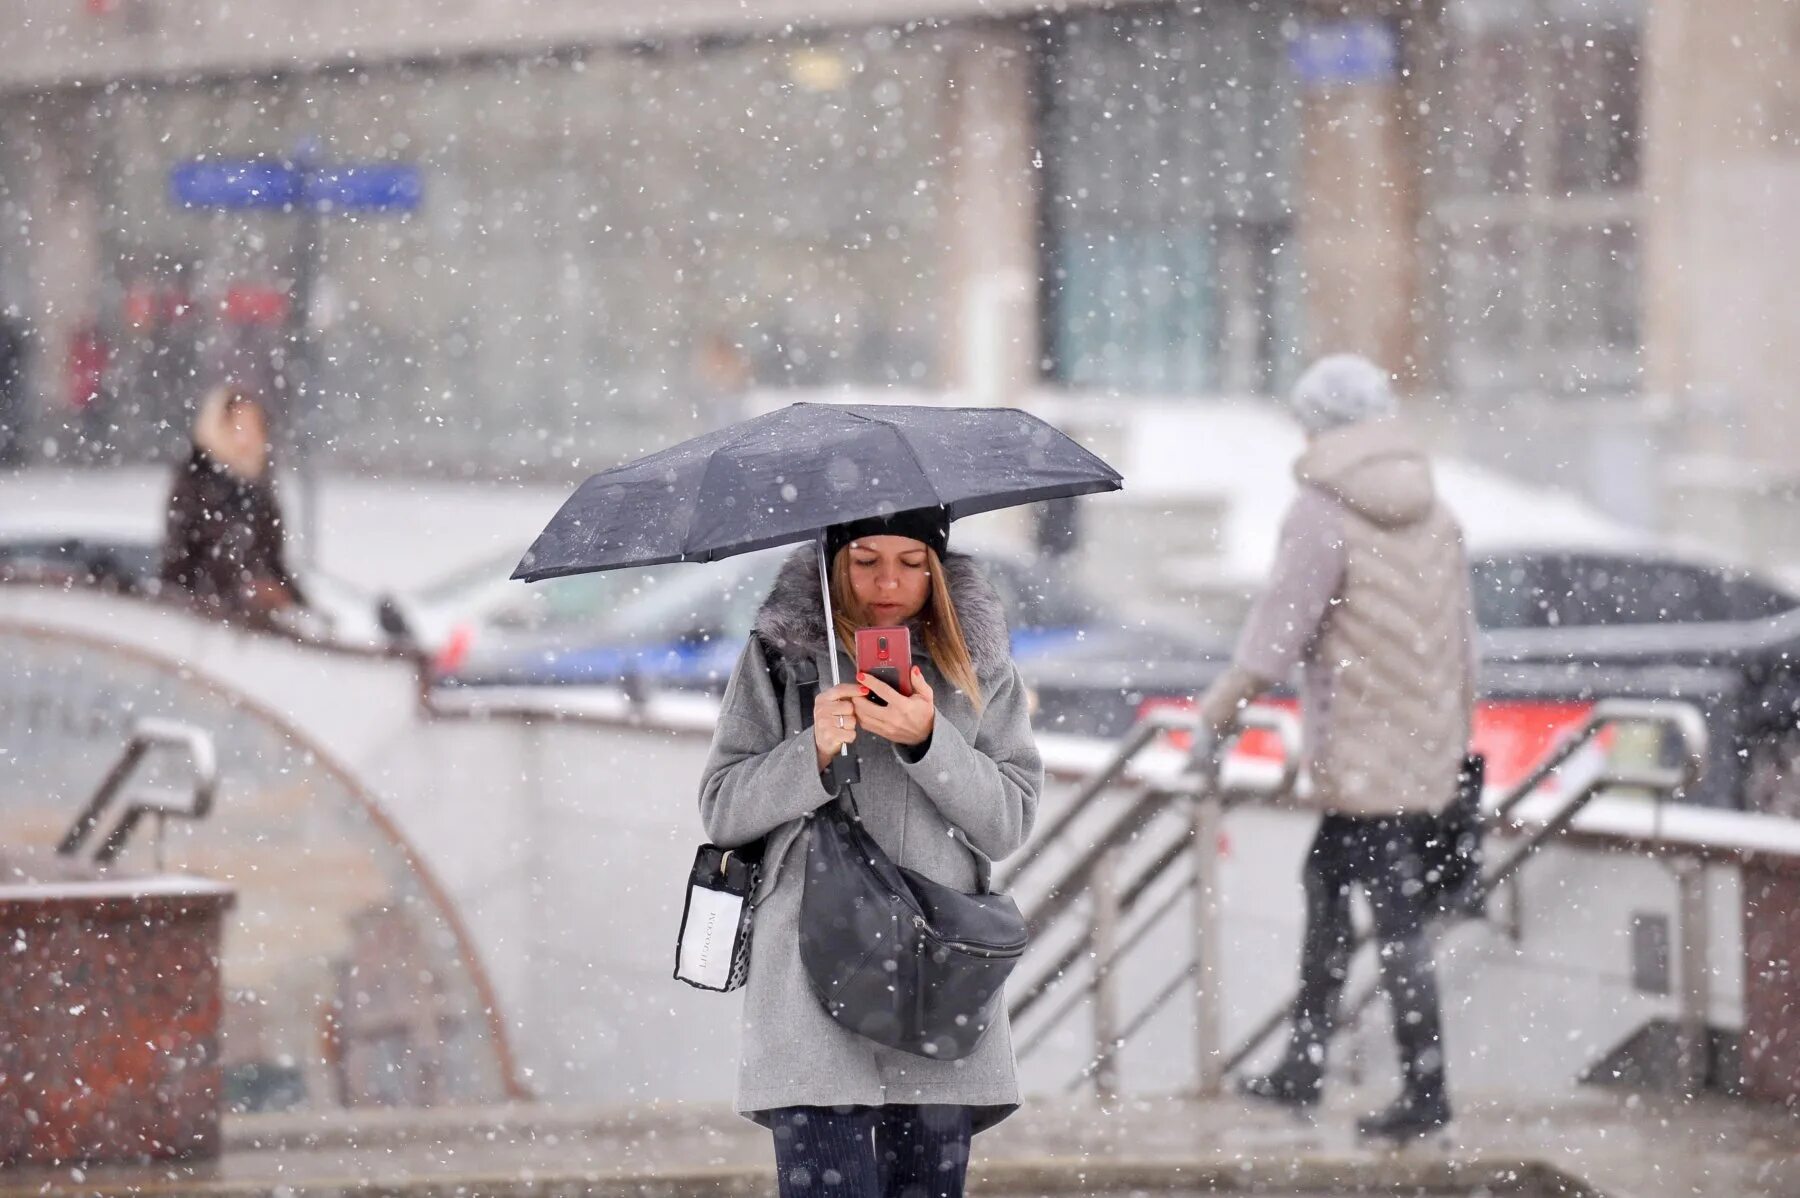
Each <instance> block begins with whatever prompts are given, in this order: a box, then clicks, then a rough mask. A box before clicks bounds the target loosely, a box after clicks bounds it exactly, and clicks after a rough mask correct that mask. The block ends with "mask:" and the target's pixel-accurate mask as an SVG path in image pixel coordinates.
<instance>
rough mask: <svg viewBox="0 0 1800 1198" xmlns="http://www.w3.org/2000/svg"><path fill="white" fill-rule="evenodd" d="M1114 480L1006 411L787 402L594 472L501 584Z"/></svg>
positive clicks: (951, 511) (1030, 498)
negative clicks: (923, 509)
mask: <svg viewBox="0 0 1800 1198" xmlns="http://www.w3.org/2000/svg"><path fill="white" fill-rule="evenodd" d="M1122 481H1123V480H1122V479H1121V478H1120V476H1119V472H1118V471H1116V470H1114V469H1113V468H1112V467H1111V466H1108V465H1107V464H1106V463H1105V462H1103V461H1101V460H1100V459H1099V458H1098V457H1096V456H1095V455H1093V454H1091V453H1089V452H1088V451H1087V450H1085V449H1083V448H1082V447H1081V446H1080V445H1077V444H1076V443H1075V442H1074V441H1073V440H1071V439H1070V438H1069V437H1068V436H1067V435H1066V434H1064V433H1063V432H1061V431H1060V430H1058V429H1056V428H1055V427H1053V426H1052V425H1049V424H1046V423H1045V422H1044V421H1042V420H1039V419H1038V418H1037V417H1035V416H1032V415H1029V414H1027V413H1025V412H1021V411H1018V410H1017V409H1014V408H928V407H911V406H900V405H894V406H887V405H855V406H851V405H842V406H840V405H836V404H813V403H797V404H793V405H792V406H790V407H786V408H783V409H781V410H780V411H777V412H771V413H769V414H767V415H765V416H758V417H756V418H754V419H752V420H746V421H744V422H742V423H740V424H735V425H733V426H731V427H730V428H725V429H720V430H719V431H718V432H713V433H707V434H705V435H703V436H699V437H695V438H693V439H692V440H688V441H683V442H682V443H681V444H679V445H675V446H672V447H670V448H668V449H665V450H662V451H661V452H659V453H653V454H650V455H649V456H648V457H644V458H640V459H638V460H637V461H635V462H630V463H627V464H626V465H623V466H616V467H614V468H613V469H611V470H603V471H601V472H600V473H599V474H596V475H594V476H593V477H592V478H590V479H588V480H587V481H586V482H584V483H582V484H581V486H580V487H579V488H577V489H576V491H575V494H574V495H572V496H570V497H569V500H568V502H566V503H564V504H563V506H562V510H560V511H559V512H557V513H556V515H555V517H554V518H552V519H551V521H550V523H549V524H548V525H546V526H545V528H544V531H543V532H542V533H540V534H538V538H537V540H536V541H535V542H533V544H532V546H531V548H530V550H528V551H527V552H526V554H525V556H524V558H523V559H521V560H520V562H519V568H518V569H517V570H515V571H514V572H513V577H514V578H519V579H524V580H525V581H527V582H536V581H538V580H540V579H545V578H557V577H560V576H562V575H566V574H583V573H587V572H589V571H594V570H614V569H619V568H621V567H625V566H652V565H657V564H659V563H662V562H683V561H690V562H692V561H714V560H717V559H718V558H722V557H730V556H732V555H734V554H738V553H748V552H750V551H751V550H754V549H763V548H766V547H768V546H771V545H785V544H793V543H796V542H800V541H809V540H817V541H818V544H819V568H820V583H821V587H822V589H823V591H824V601H825V607H826V619H825V628H826V630H827V635H828V636H829V637H830V640H831V646H830V649H831V662H832V681H833V682H834V683H835V682H836V681H837V645H836V637H835V635H834V634H833V633H832V631H831V630H832V620H831V589H830V587H829V586H828V585H826V584H825V569H826V562H825V542H824V536H823V534H824V530H825V529H826V528H828V527H830V526H831V525H833V524H846V523H849V522H850V521H853V520H863V519H868V518H870V517H874V516H888V515H892V514H893V513H895V512H901V511H910V510H913V509H916V508H943V509H945V511H946V512H947V513H948V515H949V516H950V518H951V519H956V518H958V517H961V516H969V515H973V514H975V513H977V512H988V511H993V510H995V509H997V508H1004V507H1013V506H1015V505H1017V504H1023V503H1036V502H1038V501H1040V500H1045V499H1061V498H1065V497H1067V496H1071V495H1086V494H1089V493H1092V492H1095V491H1114V490H1117V489H1118V488H1119V486H1120V485H1121V483H1122Z"/></svg>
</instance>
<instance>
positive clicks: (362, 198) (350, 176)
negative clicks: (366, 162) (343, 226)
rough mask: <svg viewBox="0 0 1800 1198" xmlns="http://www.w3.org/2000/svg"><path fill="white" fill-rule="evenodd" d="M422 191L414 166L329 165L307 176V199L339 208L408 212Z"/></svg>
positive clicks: (421, 183) (421, 194)
mask: <svg viewBox="0 0 1800 1198" xmlns="http://www.w3.org/2000/svg"><path fill="white" fill-rule="evenodd" d="M424 194H425V185H424V182H423V181H422V180H421V179H420V177H419V168H418V167H416V166H399V165H393V164H389V163H381V164H377V165H372V166H329V167H318V168H315V169H313V170H311V171H309V172H307V176H306V200H307V202H308V203H310V204H313V205H315V206H317V207H321V208H323V207H326V206H327V205H329V206H330V207H331V208H332V209H333V210H334V211H338V212H344V211H351V212H357V211H377V212H411V211H412V210H413V209H414V208H417V207H418V206H419V200H420V198H421V197H422V196H423V195H424Z"/></svg>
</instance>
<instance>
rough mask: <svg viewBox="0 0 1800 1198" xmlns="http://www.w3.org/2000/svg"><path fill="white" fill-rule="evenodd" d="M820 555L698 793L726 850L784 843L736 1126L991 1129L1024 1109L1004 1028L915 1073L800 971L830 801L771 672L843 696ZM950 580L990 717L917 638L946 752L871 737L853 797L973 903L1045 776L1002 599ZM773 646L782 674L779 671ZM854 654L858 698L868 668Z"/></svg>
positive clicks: (754, 955) (770, 868)
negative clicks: (876, 1117)
mask: <svg viewBox="0 0 1800 1198" xmlns="http://www.w3.org/2000/svg"><path fill="white" fill-rule="evenodd" d="M813 554H814V550H812V549H810V548H809V549H805V550H801V551H800V552H798V553H796V554H794V555H793V556H792V557H791V558H789V559H788V561H787V562H786V563H785V564H784V566H783V567H782V570H781V573H780V575H779V577H778V578H777V580H776V582H775V585H774V587H773V589H772V590H771V592H770V595H769V597H768V599H767V600H766V601H765V602H764V604H763V606H762V609H761V610H760V611H759V613H758V615H757V620H756V635H754V636H752V637H751V638H750V642H749V644H748V645H747V646H746V647H745V649H744V653H743V656H742V657H740V658H739V660H738V664H737V668H736V670H735V671H734V672H733V674H732V677H731V682H730V683H729V685H728V686H727V687H726V689H725V699H724V704H723V707H722V710H721V711H720V713H719V725H718V729H717V731H716V732H715V733H714V734H713V744H712V752H711V754H710V756H709V757H708V759H707V763H706V770H705V774H704V776H703V778H702V779H701V784H700V817H701V820H702V821H703V822H704V824H705V827H706V835H707V837H708V838H709V839H710V840H712V842H713V843H714V844H718V845H721V846H724V847H727V848H730V847H734V846H737V845H742V844H747V843H749V842H751V841H754V840H756V839H757V838H758V837H761V836H768V837H769V843H768V849H767V852H766V855H765V857H764V858H763V876H762V881H761V884H760V885H759V887H758V891H757V896H756V899H757V906H756V917H755V923H754V925H753V932H752V936H751V942H750V945H751V947H750V971H749V978H748V980H747V982H746V983H745V992H744V1013H743V1058H742V1062H741V1066H740V1069H739V1073H738V1090H737V1109H738V1110H739V1111H740V1112H741V1113H743V1114H745V1115H748V1116H749V1117H751V1118H752V1119H756V1120H757V1121H758V1122H764V1123H766V1122H767V1118H766V1114H765V1113H766V1112H768V1111H770V1110H773V1109H776V1108H780V1107H788V1106H839V1105H855V1106H879V1105H884V1104H889V1103H896V1104H898V1103H920V1104H950V1105H958V1106H968V1107H973V1108H976V1109H975V1111H974V1124H975V1128H976V1130H981V1129H983V1128H986V1127H990V1126H992V1125H993V1124H995V1123H997V1122H999V1121H1000V1120H1001V1119H1003V1118H1005V1117H1006V1116H1007V1115H1009V1114H1011V1113H1012V1111H1013V1110H1014V1109H1015V1108H1016V1107H1017V1105H1018V1082H1017V1079H1016V1077H1015V1075H1014V1063H1013V1047H1012V1033H1011V1029H1010V1028H1009V1027H1008V1025H1007V1021H1006V1018H1005V1015H1004V1013H1002V1014H1001V1016H1000V1018H999V1019H997V1020H996V1021H995V1023H994V1024H993V1026H991V1027H990V1028H989V1029H988V1032H987V1035H986V1036H985V1037H983V1039H982V1041H981V1042H980V1044H978V1045H977V1046H976V1048H975V1051H974V1052H973V1053H971V1054H970V1055H969V1056H967V1057H964V1058H963V1059H962V1060H959V1061H935V1060H929V1059H926V1058H924V1057H916V1056H912V1055H910V1054H908V1053H903V1052H898V1051H895V1050H892V1049H889V1048H885V1047H883V1046H881V1045H878V1044H876V1043H874V1042H873V1041H870V1040H865V1039H863V1038H862V1037H860V1036H857V1035H855V1034H854V1033H852V1032H850V1031H848V1030H846V1029H844V1028H842V1027H840V1026H839V1025H838V1024H837V1023H835V1022H833V1021H832V1019H831V1018H830V1017H829V1016H828V1015H826V1014H825V1011H824V1010H823V1008H822V1007H821V1006H820V1004H819V1001H818V999H817V998H816V997H815V996H814V994H813V991H812V988H811V986H810V984H809V982H808V980H807V976H806V970H805V968H804V966H803V965H802V964H801V961H800V941H799V917H800V896H801V892H802V890H803V889H804V887H805V881H806V870H805V859H806V848H807V835H806V827H807V824H806V818H805V817H806V815H807V814H808V813H809V812H811V811H813V810H814V809H815V808H817V807H820V806H822V805H823V804H825V803H828V802H830V801H832V799H833V795H831V794H830V793H828V792H827V791H826V789H825V784H824V782H823V781H822V780H821V777H820V774H819V769H818V758H817V756H816V754H815V750H814V747H813V738H812V733H811V732H810V731H807V730H805V729H804V728H803V727H802V722H801V714H802V713H801V711H800V706H799V702H800V697H799V695H798V694H797V693H796V692H797V689H798V688H795V687H783V688H782V689H781V690H780V691H778V690H777V688H776V683H775V680H774V679H773V678H772V677H771V671H770V666H771V665H774V666H775V667H776V670H775V673H776V674H777V675H779V674H781V672H782V666H783V662H782V660H781V659H784V658H785V659H790V660H799V661H806V662H810V663H811V664H812V665H813V666H814V667H816V668H817V670H818V677H819V680H820V686H821V687H828V686H830V685H831V668H830V662H829V660H828V658H827V651H826V647H825V622H824V615H823V611H822V610H821V604H820V600H819V575H818V569H817V563H816V558H815V557H814V556H813ZM945 570H946V571H947V573H948V575H949V582H950V594H951V598H952V600H953V602H954V603H955V604H956V612H957V618H958V620H959V621H960V622H961V624H962V627H963V636H964V639H965V641H966V642H967V644H968V646H969V651H970V656H971V658H972V659H973V661H974V664H975V667H976V676H977V679H978V681H979V682H980V685H981V691H982V699H983V706H982V707H981V708H980V709H979V710H977V708H976V706H975V704H974V703H973V702H972V701H971V699H970V698H969V696H967V695H964V694H962V693H961V692H960V691H957V690H954V689H953V688H952V687H951V686H950V684H949V682H948V681H946V680H945V678H944V677H943V675H942V674H941V673H940V672H939V671H938V670H937V668H936V667H935V665H933V664H932V663H931V662H930V660H929V659H928V658H927V657H926V655H925V653H924V650H923V646H922V644H920V643H919V638H918V637H917V636H915V637H914V650H913V656H914V660H915V661H916V662H917V664H918V665H919V666H920V668H921V669H923V670H924V672H925V678H926V681H927V682H928V683H929V684H930V685H931V687H932V690H933V692H934V694H935V696H936V703H937V718H936V724H935V727H934V729H933V732H932V735H931V739H930V741H929V742H927V745H926V747H925V749H924V752H923V753H922V755H921V754H917V753H916V752H914V751H907V752H903V751H902V750H900V749H899V748H898V747H896V746H894V745H892V744H890V743H888V742H887V741H884V740H882V739H880V738H879V737H877V736H875V735H874V734H873V733H869V732H864V733H862V734H861V735H860V736H859V737H858V738H857V741H856V744H855V745H854V746H853V751H855V752H856V753H857V756H858V758H859V760H860V763H861V769H862V781H861V782H859V783H857V784H856V785H855V787H854V790H855V796H856V802H857V806H858V809H859V811H860V813H861V816H862V820H863V824H864V826H865V827H866V828H867V829H868V830H869V832H870V833H871V834H872V835H873V836H874V838H875V840H876V842H877V843H879V844H880V845H881V847H882V848H883V849H884V850H885V851H886V852H887V854H888V855H889V856H890V857H892V858H893V859H894V860H895V861H896V862H898V863H899V864H901V865H904V866H906V867H907V868H909V869H913V870H917V871H918V872H920V873H923V874H924V875H926V876H927V877H929V878H931V879H933V880H934V881H938V882H942V883H944V884H945V885H949V886H954V887H957V888H958V889H961V890H965V891H972V890H974V889H975V887H976V878H977V865H976V856H975V854H976V853H980V854H982V855H983V856H985V857H987V858H988V859H990V860H998V859H1000V858H1002V857H1005V856H1007V855H1008V854H1010V853H1013V852H1014V851H1016V850H1017V849H1018V848H1019V847H1020V846H1021V845H1023V844H1024V843H1025V838H1026V837H1027V836H1028V835H1030V833H1031V825H1032V820H1033V819H1034V817H1035V816H1036V813H1037V806H1038V796H1039V794H1040V793H1041V791H1042V789H1043V779H1044V770H1043V762H1042V759H1041V758H1040V756H1039V754H1038V749H1037V744H1036V742H1035V741H1034V740H1033V738H1032V733H1031V727H1030V724H1029V721H1028V707H1027V697H1026V690H1025V686H1024V683H1023V682H1022V681H1021V679H1020V677H1019V672H1018V669H1017V667H1016V666H1014V664H1013V662H1012V658H1011V655H1010V651H1009V641H1008V636H1007V629H1006V619H1005V615H1004V613H1003V611H1002V609H1001V606H1000V600H999V596H998V595H997V594H996V593H995V591H994V588H993V585H992V584H991V583H989V582H988V580H987V578H986V576H985V575H983V574H982V572H981V569H980V567H979V566H977V565H976V564H975V563H974V562H973V561H971V560H970V559H968V558H967V557H962V556H959V555H955V554H952V555H950V556H949V557H948V558H947V559H946V561H945ZM765 646H767V647H768V651H769V653H770V654H772V655H773V656H774V658H775V659H776V660H774V661H771V660H770V658H769V657H768V656H765ZM840 654H841V655H840V659H839V661H840V670H841V676H842V678H843V680H845V681H849V680H851V679H853V678H854V677H855V665H854V662H853V661H852V659H851V658H850V656H849V655H848V654H842V652H841V649H840ZM915 756H916V760H915V759H914V758H915Z"/></svg>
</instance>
